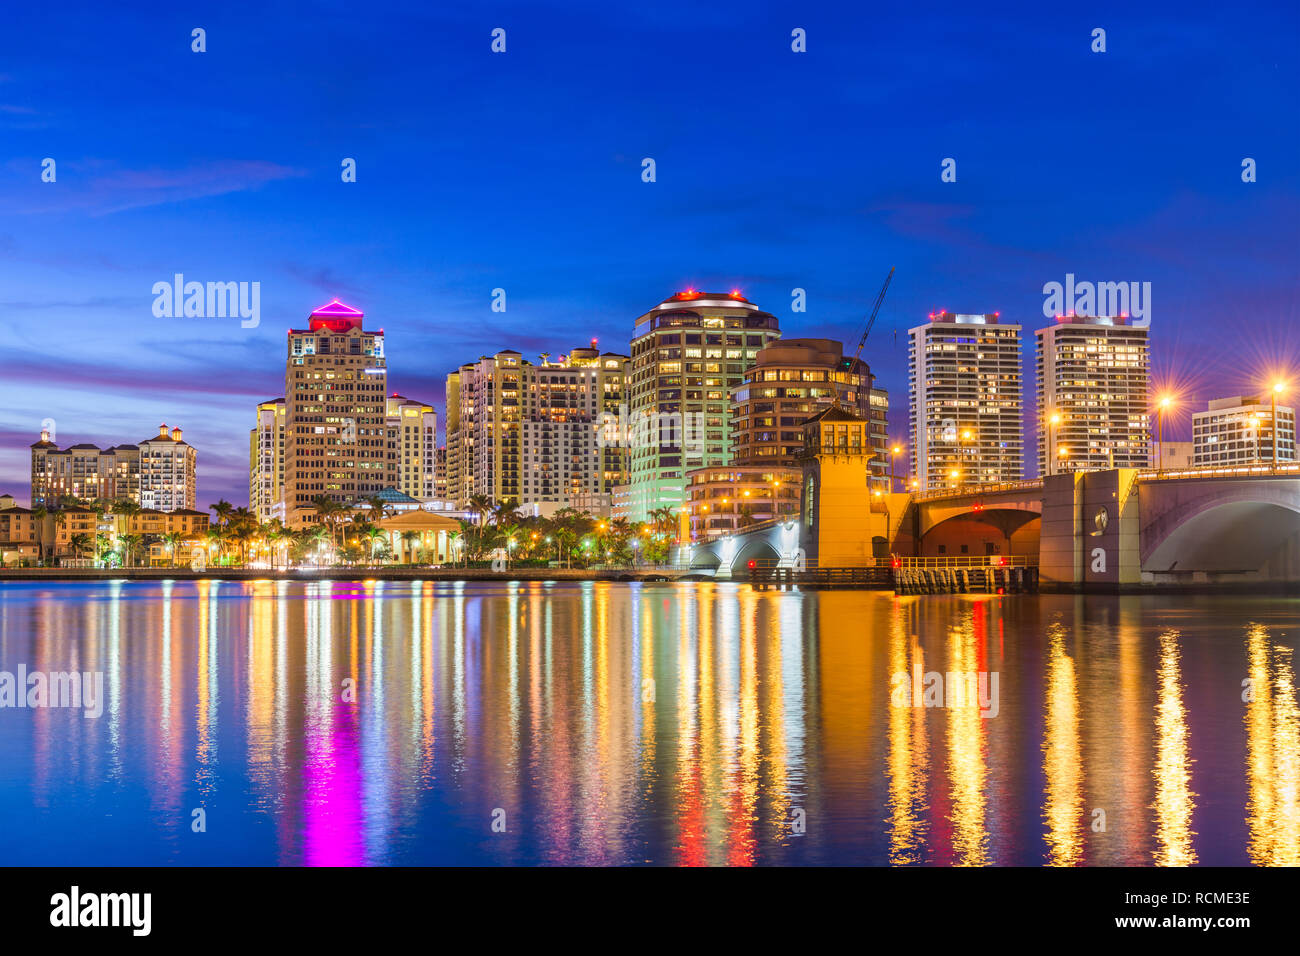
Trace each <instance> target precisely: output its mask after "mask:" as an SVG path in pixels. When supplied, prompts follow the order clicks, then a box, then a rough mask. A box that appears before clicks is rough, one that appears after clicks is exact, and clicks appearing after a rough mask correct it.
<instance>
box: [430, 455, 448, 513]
mask: <svg viewBox="0 0 1300 956" xmlns="http://www.w3.org/2000/svg"><path fill="white" fill-rule="evenodd" d="M433 496H434V497H435V498H437V499H438V500H439V501H447V500H448V499H447V446H446V445H443V446H442V447H441V448H439V449H438V450H437V451H436V452H435V453H434V456H433Z"/></svg>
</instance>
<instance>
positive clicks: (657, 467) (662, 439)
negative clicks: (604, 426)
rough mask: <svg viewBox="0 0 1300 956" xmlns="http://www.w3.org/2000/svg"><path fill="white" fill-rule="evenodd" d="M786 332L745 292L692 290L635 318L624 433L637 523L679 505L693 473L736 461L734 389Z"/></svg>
mask: <svg viewBox="0 0 1300 956" xmlns="http://www.w3.org/2000/svg"><path fill="white" fill-rule="evenodd" d="M780 334H781V330H780V326H779V325H778V323H777V319H776V317H775V316H773V315H771V314H769V313H767V312H764V311H762V310H761V309H759V308H758V306H756V305H754V304H753V303H752V302H750V301H749V300H748V299H746V298H745V297H744V296H742V295H741V294H740V293H739V292H731V293H706V292H697V291H695V290H694V289H688V290H687V291H685V292H679V293H678V294H677V295H674V296H670V297H669V298H667V299H665V300H664V301H663V302H661V303H659V304H658V305H657V306H655V307H654V308H653V309H651V310H650V311H649V312H647V313H645V314H644V315H642V316H641V317H640V318H638V319H637V320H636V325H635V329H634V332H633V337H632V365H631V387H630V389H629V391H630V401H629V406H630V407H629V409H628V414H627V422H628V427H627V428H626V429H625V430H624V431H625V434H626V436H627V442H628V444H629V445H630V446H631V448H630V450H631V455H630V486H631V487H630V489H629V494H628V505H627V512H628V516H629V517H630V518H631V519H632V520H634V521H643V520H645V519H646V518H647V517H648V516H649V514H650V512H652V511H654V510H655V509H657V508H661V507H671V508H679V507H681V505H682V503H683V501H684V499H685V485H686V472H688V471H690V470H691V469H694V468H704V467H709V466H713V465H726V464H729V463H730V461H731V447H730V442H729V437H728V436H729V428H730V420H731V391H732V389H734V388H735V387H737V386H738V385H741V384H742V383H743V382H744V375H745V370H746V369H748V368H749V367H750V366H752V365H753V364H754V362H755V360H756V359H757V357H758V353H759V351H760V350H761V349H763V348H765V347H766V346H768V345H769V344H771V343H772V342H773V341H774V340H775V339H777V338H778V337H779V336H780Z"/></svg>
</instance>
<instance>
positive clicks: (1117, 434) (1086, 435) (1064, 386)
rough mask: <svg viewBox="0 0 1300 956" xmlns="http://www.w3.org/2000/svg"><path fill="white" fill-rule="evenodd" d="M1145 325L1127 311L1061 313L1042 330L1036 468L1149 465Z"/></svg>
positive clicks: (1052, 470)
mask: <svg viewBox="0 0 1300 956" xmlns="http://www.w3.org/2000/svg"><path fill="white" fill-rule="evenodd" d="M1147 335H1148V329H1147V328H1146V327H1145V326H1138V325H1134V324H1133V320H1132V319H1131V318H1129V317H1128V316H1083V315H1062V316H1057V318H1056V324H1055V325H1051V326H1048V327H1047V328H1045V329H1039V330H1038V332H1037V337H1038V348H1037V352H1038V361H1037V365H1038V418H1039V422H1038V469H1039V474H1043V475H1049V474H1058V473H1064V472H1070V471H1097V470H1104V469H1110V468H1146V467H1147V465H1148V463H1149V462H1150V460H1151V404H1150V391H1149V388H1150V377H1151V367H1150V356H1149V354H1148V350H1147Z"/></svg>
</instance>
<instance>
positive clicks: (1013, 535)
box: [917, 505, 1043, 556]
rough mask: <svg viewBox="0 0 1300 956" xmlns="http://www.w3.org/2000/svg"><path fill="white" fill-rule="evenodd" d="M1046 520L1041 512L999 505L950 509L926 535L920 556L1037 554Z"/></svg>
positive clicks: (924, 532)
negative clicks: (1043, 519)
mask: <svg viewBox="0 0 1300 956" xmlns="http://www.w3.org/2000/svg"><path fill="white" fill-rule="evenodd" d="M936 517H938V516H936ZM1042 518H1043V516H1042V514H1041V512H1039V511H1030V510H1027V509H1022V508H1016V507H997V506H996V505H995V506H992V507H983V506H981V507H971V508H969V509H968V510H965V511H957V510H954V509H949V510H947V511H946V512H945V513H944V514H943V516H942V517H940V518H939V520H937V521H933V522H931V523H930V525H929V527H928V528H926V529H925V530H924V531H923V532H922V534H921V540H920V543H919V547H918V550H917V553H918V554H919V555H926V556H935V555H940V554H942V555H945V556H953V555H962V554H970V555H984V554H1003V555H1010V554H1024V555H1037V554H1038V539H1039V534H1040V530H1041V528H1042V523H1043V522H1042ZM962 546H965V548H966V550H965V551H962V550H961V548H962Z"/></svg>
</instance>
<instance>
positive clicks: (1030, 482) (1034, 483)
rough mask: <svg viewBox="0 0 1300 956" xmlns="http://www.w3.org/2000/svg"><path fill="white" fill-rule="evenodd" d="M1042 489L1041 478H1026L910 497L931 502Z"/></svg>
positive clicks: (915, 494)
mask: <svg viewBox="0 0 1300 956" xmlns="http://www.w3.org/2000/svg"><path fill="white" fill-rule="evenodd" d="M1042 487H1043V480H1042V479H1041V478H1028V479H1026V480H1024V481H1006V482H1003V483H1002V484H999V485H967V486H966V487H964V488H940V489H935V490H934V491H918V492H915V493H914V494H913V495H912V497H913V498H914V499H915V500H917V501H933V500H935V499H936V498H971V497H975V496H978V495H998V494H1002V493H1003V492H1008V491H1039V490H1041V489H1042Z"/></svg>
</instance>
